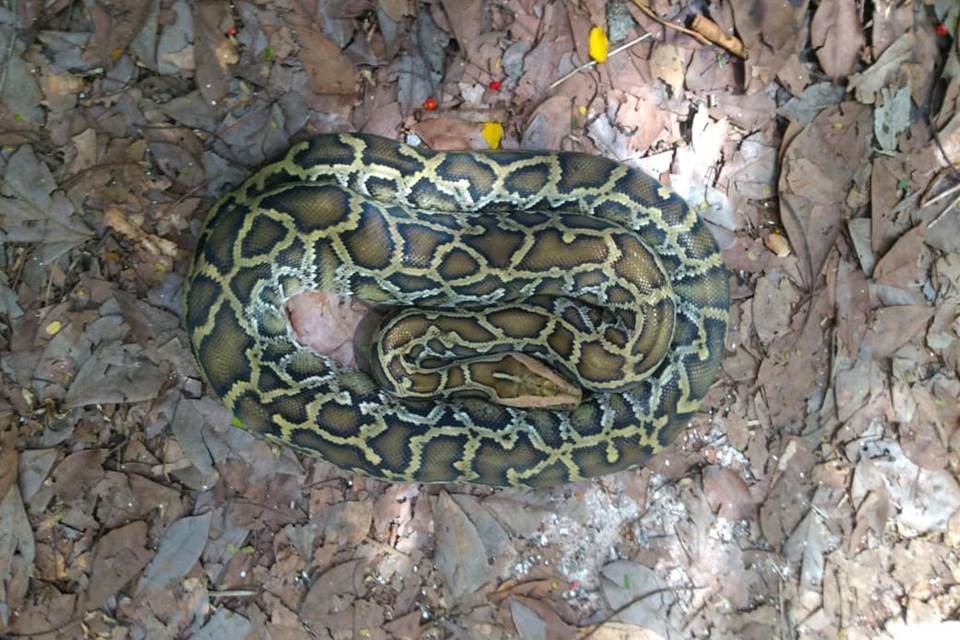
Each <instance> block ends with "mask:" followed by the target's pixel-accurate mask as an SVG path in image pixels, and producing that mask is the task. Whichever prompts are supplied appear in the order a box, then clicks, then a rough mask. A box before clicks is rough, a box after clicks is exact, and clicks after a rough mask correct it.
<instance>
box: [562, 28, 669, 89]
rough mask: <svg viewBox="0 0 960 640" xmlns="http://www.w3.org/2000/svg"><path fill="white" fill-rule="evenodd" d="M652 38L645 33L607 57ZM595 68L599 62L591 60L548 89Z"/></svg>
mask: <svg viewBox="0 0 960 640" xmlns="http://www.w3.org/2000/svg"><path fill="white" fill-rule="evenodd" d="M650 37H652V35H651V34H649V33H645V34H643V35H642V36H639V37H637V38H634V39H633V40H631V41H630V42H627V43H626V44H622V45H620V46H619V47H617V48H616V49H614V50H613V51H611V52H610V53H608V54H607V57H608V58H612V57H613V56H615V55H617V54H618V53H620V52H621V51H626V50H627V49H629V48H630V47H632V46H634V45H635V44H638V43H640V42H643V41H644V40H646V39H647V38H650ZM595 66H597V61H596V60H591V61H590V62H588V63H586V64H582V65H580V66H579V67H577V68H576V69H574V70H573V71H571V72H570V73H568V74H567V75H565V76H563V77H562V78H560V79H559V80H557V81H555V82H554V83H553V84H551V85H550V86H549V87H547V91H551V90H553V89H556V88H557V87H559V86H560V85H561V84H563V83H564V82H566V81H567V80H569V79H570V78H572V77H573V76H575V75H577V74H578V73H581V72H583V71H586V70H587V69H592V68H593V67H595Z"/></svg>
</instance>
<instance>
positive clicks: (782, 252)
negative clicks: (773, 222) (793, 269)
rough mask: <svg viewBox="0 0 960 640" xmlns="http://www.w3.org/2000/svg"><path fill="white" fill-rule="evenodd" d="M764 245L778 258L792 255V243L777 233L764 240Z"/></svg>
mask: <svg viewBox="0 0 960 640" xmlns="http://www.w3.org/2000/svg"><path fill="white" fill-rule="evenodd" d="M763 244H765V245H766V246H767V249H770V251H771V252H772V253H773V255H775V256H777V257H778V258H786V257H787V256H789V255H790V243H789V242H788V241H787V239H786V238H784V237H783V236H782V235H780V234H779V233H777V232H776V231H774V232H773V233H771V234H769V235H768V236H767V237H766V238H764V239H763Z"/></svg>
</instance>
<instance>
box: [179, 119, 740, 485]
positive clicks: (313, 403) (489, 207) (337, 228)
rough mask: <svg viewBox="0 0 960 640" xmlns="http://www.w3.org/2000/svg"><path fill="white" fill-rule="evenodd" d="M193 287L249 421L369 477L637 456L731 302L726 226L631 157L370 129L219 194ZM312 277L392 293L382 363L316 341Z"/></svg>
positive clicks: (685, 384) (674, 407) (483, 475)
mask: <svg viewBox="0 0 960 640" xmlns="http://www.w3.org/2000/svg"><path fill="white" fill-rule="evenodd" d="M184 286H185V289H184V295H183V299H184V308H185V321H186V326H187V331H188V333H189V339H190V344H191V348H192V350H193V353H194V356H195V357H196V359H197V362H198V364H199V367H200V369H201V371H202V373H203V374H204V377H205V378H206V380H207V382H208V383H209V384H210V385H211V386H212V388H213V390H214V391H215V392H216V393H217V395H218V396H219V397H220V398H221V399H222V400H223V402H224V403H225V404H226V406H227V407H228V409H230V410H231V411H232V412H233V414H234V416H235V418H234V422H235V424H238V425H239V426H241V427H243V428H244V429H247V430H249V431H251V432H253V433H255V434H258V435H260V436H262V437H265V438H267V439H268V440H270V441H273V442H277V443H282V444H284V445H288V446H291V447H293V448H295V449H297V450H299V451H301V452H305V453H308V454H312V455H316V456H320V457H322V458H323V459H325V460H327V461H329V462H332V463H333V464H335V465H337V466H339V467H341V468H343V469H347V470H351V471H354V472H356V473H360V474H364V475H368V476H373V477H379V478H384V479H387V480H391V481H417V482H454V481H458V482H470V483H480V484H490V485H528V486H548V485H555V484H559V483H563V482H568V481H572V480H577V479H580V478H585V477H590V476H596V475H601V474H606V473H611V472H615V471H619V470H622V469H627V468H630V467H634V466H637V465H640V464H642V463H643V462H644V461H646V460H647V459H648V458H649V457H650V456H651V455H652V454H654V453H655V452H657V451H658V450H660V449H661V448H662V447H663V446H664V445H665V444H667V443H668V442H670V441H671V440H672V439H673V438H675V437H676V435H677V434H678V433H679V432H680V431H681V430H682V429H683V427H684V426H685V425H686V423H687V422H688V421H689V419H690V417H691V415H692V414H693V413H694V412H695V411H696V410H697V409H698V408H699V406H700V404H701V402H702V400H703V397H704V396H705V394H706V393H707V390H708V388H709V387H710V385H711V384H712V382H713V380H714V378H715V376H716V374H717V371H718V369H719V363H720V358H721V356H722V354H723V351H724V338H725V334H726V329H727V320H728V307H729V292H728V286H727V272H726V270H725V268H724V266H723V262H722V260H721V256H720V253H719V252H718V250H717V246H716V243H715V242H714V239H713V237H712V236H711V233H710V231H709V230H708V229H707V228H706V226H705V224H704V223H703V221H702V220H701V219H700V218H699V217H698V216H697V215H696V213H695V212H694V211H693V210H691V209H690V208H689V207H688V206H687V205H686V204H685V203H684V202H683V200H681V199H680V198H679V197H678V196H677V195H676V194H674V193H672V192H671V191H669V190H668V189H667V188H666V187H663V186H662V185H660V184H659V183H658V182H656V181H655V180H653V179H652V178H649V177H647V176H646V175H644V174H643V173H641V172H639V171H637V170H635V169H633V168H629V167H627V166H626V165H623V164H619V163H617V162H614V161H611V160H607V159H604V158H601V157H596V156H590V155H584V154H579V153H568V152H560V153H546V152H530V151H498V152H474V151H470V152H438V151H431V150H426V149H423V148H414V147H411V146H408V145H405V144H400V143H397V142H394V141H392V140H388V139H385V138H381V137H377V136H373V135H365V134H326V135H320V136H317V137H315V138H313V139H311V140H310V141H308V142H302V143H298V144H295V145H294V146H292V147H291V148H290V150H289V151H288V152H287V153H286V154H285V156H284V157H283V158H282V159H280V160H279V161H277V162H274V163H273V164H270V165H268V166H266V167H264V168H263V169H261V170H260V171H259V172H258V173H256V174H255V175H253V176H252V177H250V178H249V179H248V180H247V181H246V182H245V183H243V184H242V185H241V186H240V187H238V188H237V189H235V190H233V191H232V192H230V193H228V194H226V195H225V196H223V197H222V198H221V199H220V200H219V201H218V202H217V203H216V204H215V205H214V206H213V207H212V208H211V210H210V212H209V214H208V216H207V218H206V221H205V222H204V225H203V228H202V231H201V234H200V238H199V242H198V245H197V248H196V251H195V253H194V258H193V262H192V264H191V267H190V270H189V273H188V275H187V277H186V280H185V285H184ZM309 290H318V291H326V292H330V293H335V294H339V295H343V296H355V297H357V298H360V299H363V300H366V301H370V302H373V303H376V304H378V305H385V306H386V308H389V309H398V310H396V311H394V312H392V313H391V314H390V315H388V316H387V318H386V319H385V320H384V321H383V322H382V323H381V326H380V332H379V338H378V339H377V340H376V341H375V343H374V345H373V346H372V348H371V352H372V356H371V357H372V362H371V366H370V367H369V368H370V371H359V370H351V369H347V368H346V367H344V366H343V365H341V364H339V363H337V362H336V361H334V360H333V359H332V358H330V357H327V356H324V355H321V354H318V353H316V352H314V351H313V350H311V349H309V348H307V347H306V346H303V345H302V344H301V343H300V342H299V340H298V338H297V337H296V335H295V334H294V332H293V329H292V327H291V324H290V321H289V319H288V317H287V313H286V306H285V305H286V302H287V301H288V300H289V299H290V298H291V297H293V296H294V295H296V294H298V293H301V292H304V291H309ZM571 386H572V387H574V388H579V389H582V390H583V394H584V397H583V398H582V399H581V400H579V401H577V400H576V399H574V400H572V401H569V400H568V401H566V402H567V403H568V404H569V405H573V404H575V405H576V406H564V404H565V402H557V404H556V406H552V405H550V402H551V401H552V400H551V397H552V396H553V395H556V394H557V393H560V394H561V395H562V389H567V388H569V387H571ZM541 401H542V402H543V405H542V406H539V407H538V406H536V405H537V403H538V402H541ZM531 404H532V405H534V406H531Z"/></svg>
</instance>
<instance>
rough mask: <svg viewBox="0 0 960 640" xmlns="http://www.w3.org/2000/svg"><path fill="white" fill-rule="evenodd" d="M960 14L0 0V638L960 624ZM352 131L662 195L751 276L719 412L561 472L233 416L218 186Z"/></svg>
mask: <svg viewBox="0 0 960 640" xmlns="http://www.w3.org/2000/svg"><path fill="white" fill-rule="evenodd" d="M958 15H960V4H958V3H956V2H955V1H954V0H913V1H912V2H911V1H910V0H903V1H901V0H820V1H819V2H811V1H810V0H785V1H783V2H768V1H766V0H722V1H721V0H712V1H705V0H692V1H689V2H681V1H679V0H649V1H648V2H640V1H636V0H610V1H609V2H607V1H605V0H497V1H493V2H490V1H486V2H484V1H481V0H433V1H426V0H343V1H337V0H311V1H306V0H280V1H277V2H268V1H266V0H251V1H240V0H236V1H235V2H232V3H228V2H221V1H210V0H206V1H205V0H198V1H194V2H188V1H187V0H147V1H144V0H99V1H98V0H87V1H86V2H77V1H75V0H7V1H6V2H4V3H2V7H0V61H2V62H0V144H2V145H3V146H2V149H0V176H2V181H0V198H2V199H0V387H2V389H0V636H2V637H10V638H22V637H34V638H54V637H62V638H93V637H96V638H117V639H120V638H150V639H163V638H170V639H174V638H188V637H190V638H202V639H203V638H224V637H229V638H260V639H267V638H272V639H274V640H281V639H282V640H298V639H301V638H304V639H306V638H322V639H329V638H335V639H346V638H396V639H400V638H419V637H424V638H493V639H496V638H523V639H525V640H526V639H531V640H532V639H552V638H581V639H583V638H592V639H594V640H612V639H634V640H639V639H654V638H708V637H709V638H748V639H749V638H756V639H769V638H783V639H786V638H838V637H843V638H846V639H859V638H897V639H907V638H922V639H923V640H936V639H938V638H960V621H958V616H960V484H958V473H960V428H958V419H960V405H958V397H960V381H958V366H960V341H958V340H960V312H958V304H960V209H958V202H960V171H958V167H960V115H958V114H957V111H958V109H957V107H958V102H960V49H958V44H957V29H958ZM698 16H700V17H706V18H709V19H710V20H712V22H713V23H714V24H715V26H716V33H713V34H711V33H710V32H709V30H704V29H703V28H702V26H701V22H700V21H699V20H698V21H697V22H696V28H697V31H692V30H691V29H692V28H693V25H694V24H695V23H694V19H695V18H696V17H698ZM591 33H592V36H591ZM700 33H707V34H709V37H704V36H703V35H699V34H700ZM644 34H649V35H648V36H647V37H646V38H641V36H643V35H644ZM604 40H606V42H604ZM738 46H740V47H742V48H743V50H742V51H741V50H740V49H738ZM604 54H606V59H605V60H604V61H602V62H600V63H599V64H595V65H593V66H590V67H588V68H584V69H581V70H580V71H579V72H576V73H572V74H571V72H574V71H575V70H577V69H578V68H580V67H583V66H585V65H587V63H589V62H590V61H591V59H598V58H603V57H604ZM742 55H746V56H747V57H746V59H743V58H742V57H741V56H742ZM568 76H569V77H568ZM564 78H565V79H564ZM329 131H367V132H373V133H379V134H381V135H385V136H389V137H392V138H395V139H401V140H406V141H407V142H410V143H415V144H421V145H426V146H429V147H432V148H451V149H453V148H478V149H486V148H489V147H491V146H501V147H503V148H518V147H526V148H537V149H569V150H580V151H587V152H591V153H599V154H602V155H605V156H608V157H612V158H616V159H619V160H623V161H625V162H628V163H630V164H632V165H634V166H638V167H641V168H643V169H644V170H646V171H647V172H648V173H650V174H652V175H654V176H656V177H658V178H660V179H661V180H662V181H663V182H665V183H667V184H670V185H671V186H672V187H673V188H674V189H675V190H677V191H678V192H679V193H680V194H681V195H683V196H684V197H685V198H687V199H688V200H689V202H690V203H691V204H692V205H693V206H694V207H696V208H697V210H698V211H699V212H700V213H701V215H702V216H703V217H705V218H706V219H707V220H708V221H709V222H710V223H711V229H712V230H713V231H714V234H715V236H716V237H717V239H718V241H719V243H720V245H721V247H722V249H723V255H724V259H725V261H726V264H727V265H728V267H729V269H730V273H731V279H730V285H731V291H732V294H733V300H734V303H733V306H732V319H731V325H730V331H729V337H728V341H727V342H728V344H727V353H726V356H725V359H724V365H723V373H722V375H721V378H720V380H719V381H718V382H717V383H716V385H715V386H714V388H713V390H712V392H711V394H710V396H709V397H708V401H707V403H706V408H707V410H706V411H705V412H704V413H702V414H701V415H699V416H698V418H697V419H696V420H695V421H694V423H693V424H692V425H691V427H690V429H689V430H688V431H687V432H686V434H685V435H684V436H683V437H682V438H681V439H680V440H679V441H678V442H676V443H674V444H673V445H672V446H671V447H670V448H669V449H668V450H667V451H665V452H664V453H662V454H661V455H658V456H657V457H656V459H655V460H654V461H653V462H652V463H651V464H649V465H648V466H646V467H645V468H642V469H637V470H634V471H630V472H624V473H620V474H617V475H614V476H610V477H605V478H602V479H598V480H595V481H589V482H580V483H577V484H573V485H569V486H564V487H559V488H556V489H554V490H549V491H548V490H539V491H532V490H494V489H489V488H482V487H470V486H426V485H399V484H394V485H391V484H388V483H384V482H379V481H371V480H368V479H364V478H361V477H359V476H354V475H351V474H349V473H346V472H342V471H340V470H338V469H336V468H334V467H332V466H331V465H329V464H327V463H324V462H320V461H317V460H314V459H310V458H304V457H300V456H297V455H294V454H293V453H291V452H290V451H288V450H281V449H278V448H276V447H272V446H269V445H267V444H265V443H263V442H261V441H258V440H255V439H254V438H253V437H251V436H250V435H248V434H246V433H245V432H243V431H241V430H238V429H234V428H232V427H231V426H230V422H231V417H230V416H229V415H228V414H227V412H226V410H225V409H223V408H222V406H221V405H220V403H219V402H218V401H217V400H216V399H215V398H213V396H212V395H211V394H210V392H209V391H208V389H206V387H205V385H204V384H203V383H202V382H201V380H200V377H199V374H198V371H197V369H196V366H195V365H194V363H193V361H192V358H191V356H190V353H189V350H188V347H187V342H186V335H185V333H184V331H183V329H182V328H181V320H180V315H181V311H180V298H179V291H180V286H181V282H182V278H183V274H184V272H185V271H186V268H187V265H188V261H189V257H190V255H191V252H192V249H193V247H194V245H195V243H196V238H197V232H198V229H199V226H200V224H201V222H202V219H203V216H204V212H205V211H206V209H207V208H208V207H209V205H210V204H211V203H212V202H213V200H214V199H215V198H216V197H217V196H219V195H221V194H223V193H224V192H226V191H227V190H228V189H229V188H230V187H231V186H233V185H236V184H237V183H238V182H239V181H240V180H242V179H243V178H244V177H245V176H247V175H249V174H250V173H251V172H252V171H253V170H254V169H255V168H256V167H258V166H260V165H261V164H263V163H264V162H265V161H267V160H270V159H273V158H275V157H277V156H278V154H280V153H281V152H282V151H283V150H285V149H286V148H287V147H288V146H289V144H290V141H291V139H293V138H294V137H302V136H303V135H305V134H309V133H311V132H329Z"/></svg>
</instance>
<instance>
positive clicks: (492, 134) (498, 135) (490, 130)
mask: <svg viewBox="0 0 960 640" xmlns="http://www.w3.org/2000/svg"><path fill="white" fill-rule="evenodd" d="M480 135H482V136H483V139H484V140H486V141H487V144H488V145H490V148H491V149H499V148H500V141H501V140H503V125H502V124H500V123H499V122H484V123H483V130H482V131H481V132H480Z"/></svg>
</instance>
